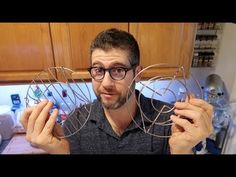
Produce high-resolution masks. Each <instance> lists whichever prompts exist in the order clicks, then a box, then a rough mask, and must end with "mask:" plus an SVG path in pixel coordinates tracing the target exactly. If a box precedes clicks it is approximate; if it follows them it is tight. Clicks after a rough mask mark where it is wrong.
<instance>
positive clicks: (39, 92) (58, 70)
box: [25, 67, 92, 138]
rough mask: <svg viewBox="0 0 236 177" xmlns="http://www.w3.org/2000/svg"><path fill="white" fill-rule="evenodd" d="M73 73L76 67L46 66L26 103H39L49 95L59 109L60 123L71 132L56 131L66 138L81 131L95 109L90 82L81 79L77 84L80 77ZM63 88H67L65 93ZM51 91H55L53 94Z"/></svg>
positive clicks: (30, 88) (38, 76) (30, 104)
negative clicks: (74, 75) (77, 77)
mask: <svg viewBox="0 0 236 177" xmlns="http://www.w3.org/2000/svg"><path fill="white" fill-rule="evenodd" d="M73 73H74V71H73V70H71V69H68V68H65V67H51V68H48V69H46V70H43V71H41V72H40V73H38V74H37V75H36V77H35V78H34V79H33V80H32V82H31V83H30V85H29V87H28V89H27V93H26V97H25V102H26V107H29V106H32V105H35V104H38V103H40V102H41V101H42V100H44V99H50V100H51V101H52V102H53V103H54V106H53V108H57V109H58V110H59V115H58V117H57V125H60V126H61V127H63V129H64V130H66V131H67V132H69V134H66V135H65V134H64V135H57V137H58V138H66V137H69V136H72V135H74V134H76V133H77V132H78V131H80V130H81V129H82V128H83V126H84V125H85V123H86V122H87V120H88V118H89V117H90V113H91V109H92V98H91V94H90V90H89V87H88V85H87V84H86V82H85V81H84V80H83V79H80V80H79V81H80V82H81V83H80V84H78V82H79V81H75V80H74V79H73V78H72V74H73ZM45 76H46V77H47V78H46V79H45ZM59 77H60V79H58V78H59ZM81 86H84V88H81ZM63 91H66V92H67V95H66V97H64V96H65V95H64V94H65V92H64V94H63ZM48 92H51V93H52V94H51V96H50V98H49V96H48V95H47V93H48ZM62 105H63V106H62ZM82 109H83V111H82ZM51 111H52V110H51ZM77 113H78V114H77ZM78 115H79V116H78Z"/></svg>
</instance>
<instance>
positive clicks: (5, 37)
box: [0, 23, 54, 83]
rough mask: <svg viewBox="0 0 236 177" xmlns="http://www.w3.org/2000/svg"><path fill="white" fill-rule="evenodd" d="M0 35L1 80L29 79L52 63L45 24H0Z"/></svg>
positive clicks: (48, 32) (52, 64)
mask: <svg viewBox="0 0 236 177" xmlns="http://www.w3.org/2000/svg"><path fill="white" fill-rule="evenodd" d="M0 38H1V40H0V61H1V65H0V82H1V83H2V82H13V81H29V80H32V79H33V78H34V76H35V75H36V74H37V73H39V72H40V71H42V70H44V69H46V68H48V67H51V66H54V61H53V53H52V45H51V39H50V31H49V24H48V23H0ZM42 78H43V77H42Z"/></svg>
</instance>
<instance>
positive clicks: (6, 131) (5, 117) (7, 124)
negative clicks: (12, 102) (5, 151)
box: [0, 105, 15, 140]
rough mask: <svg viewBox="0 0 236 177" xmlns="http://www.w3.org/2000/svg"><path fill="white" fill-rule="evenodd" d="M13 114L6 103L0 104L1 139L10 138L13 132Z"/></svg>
mask: <svg viewBox="0 0 236 177" xmlns="http://www.w3.org/2000/svg"><path fill="white" fill-rule="evenodd" d="M14 126H15V114H14V112H13V111H11V107H10V106H8V105H0V134H1V136H2V140H7V139H10V138H11V137H12V136H13V133H14Z"/></svg>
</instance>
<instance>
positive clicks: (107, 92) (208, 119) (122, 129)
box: [21, 29, 213, 154]
mask: <svg viewBox="0 0 236 177" xmlns="http://www.w3.org/2000/svg"><path fill="white" fill-rule="evenodd" d="M90 57H91V68H89V72H90V74H91V77H92V85H93V90H94V92H95V94H96V96H97V100H96V101H95V102H94V103H93V106H92V111H91V113H90V117H89V120H88V121H87V122H86V124H85V126H84V127H83V128H82V129H81V130H80V131H79V132H77V133H76V134H74V135H72V136H69V137H68V138H64V139H58V138H57V137H56V136H54V135H55V133H56V132H55V131H56V129H55V128H54V127H55V122H56V117H57V114H58V110H56V109H55V110H54V111H53V113H52V114H51V115H50V117H49V118H48V112H49V111H50V109H51V108H52V103H51V102H48V101H42V102H41V103H39V104H38V105H37V106H35V107H31V108H27V109H26V110H25V111H24V113H23V115H22V117H21V122H22V124H23V126H24V128H25V129H26V139H27V140H28V141H29V142H31V143H32V144H35V145H36V146H38V147H40V148H42V149H44V150H45V151H47V152H48V153H63V154H67V153H84V154H116V153H118V154H120V153H121V154H124V153H128V154H133V153H136V154H140V153H142V154H151V153H158V154H160V153H163V154H168V153H171V154H192V153H193V148H194V147H195V146H196V145H197V144H198V143H199V142H200V141H202V140H204V139H205V138H206V137H208V136H209V135H210V134H211V133H212V131H213V127H212V114H213V107H212V106H211V105H210V104H208V103H207V102H205V101H203V100H201V99H196V98H192V97H191V98H189V100H187V101H186V102H176V103H175V110H174V113H171V114H162V115H161V116H160V120H161V121H166V120H168V119H171V120H172V122H173V124H172V125H171V126H160V125H159V126H152V130H150V131H152V132H153V133H154V134H159V135H160V136H163V137H169V136H170V138H160V137H155V136H151V135H149V134H147V133H145V132H144V131H143V130H141V129H140V126H141V124H142V121H141V115H140V114H141V113H140V111H139V109H138V106H137V102H136V99H137V95H139V92H138V91H137V90H136V91H134V89H135V84H133V85H132V86H131V88H129V84H130V83H131V81H132V80H133V78H134V77H135V76H136V75H137V74H138V72H139V71H141V69H142V67H141V66H140V65H139V64H140V61H139V57H140V54H139V47H138V44H137V41H136V40H135V39H134V37H133V36H132V35H131V34H129V33H127V32H125V31H121V30H117V29H108V30H106V31H103V32H101V33H99V34H98V36H97V37H96V38H95V39H94V41H93V42H92V44H91V47H90ZM139 80H140V77H137V78H136V79H135V81H136V82H137V81H139ZM129 89H131V91H132V92H129ZM127 94H128V96H127ZM126 97H127V98H128V99H127V98H126ZM140 102H141V103H140V104H141V107H142V110H144V113H145V114H148V115H149V116H150V117H152V118H154V117H155V116H156V114H157V113H156V111H155V110H154V109H153V108H152V106H153V105H152V104H154V105H155V107H156V106H157V107H159V108H161V107H162V106H163V104H164V103H162V102H161V101H158V100H156V101H154V103H152V104H151V101H150V99H148V98H146V97H144V96H143V95H141V98H140ZM127 108H129V109H127ZM75 114H77V112H76V113H75ZM74 117H75V116H71V117H70V118H69V119H71V120H70V122H74V125H73V126H76V120H75V119H76V118H74ZM78 117H79V115H78ZM133 119H134V120H135V122H136V123H134V121H133ZM77 123H78V122H77ZM145 124H147V126H149V127H150V122H145ZM65 125H68V127H69V126H70V125H69V121H66V122H65ZM139 125H140V126H139ZM64 133H65V134H66V135H67V134H68V133H69V131H68V129H64Z"/></svg>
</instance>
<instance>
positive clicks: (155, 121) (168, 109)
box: [126, 63, 203, 138]
mask: <svg viewBox="0 0 236 177" xmlns="http://www.w3.org/2000/svg"><path fill="white" fill-rule="evenodd" d="M165 67H169V66H168V65H167V64H165V63H161V64H153V65H150V66H147V67H145V68H143V69H142V70H141V71H140V72H139V73H138V74H137V75H136V76H135V77H134V78H133V80H132V81H131V83H130V85H129V91H128V93H127V96H126V100H128V99H129V95H131V94H133V92H134V90H131V89H130V88H132V85H133V84H134V83H135V82H136V80H137V78H139V77H141V76H142V74H143V73H144V72H145V71H147V70H149V69H153V68H165ZM178 75H181V78H183V81H181V80H180V79H178ZM190 76H191V78H192V79H193V81H194V82H195V84H196V87H197V88H198V89H199V94H198V96H199V97H200V98H203V92H202V89H201V86H200V84H199V82H198V81H197V79H195V78H194V77H193V75H192V74H191V73H190ZM162 80H169V82H168V83H167V85H166V87H163V88H160V89H158V90H157V89H155V88H151V87H150V86H149V85H150V84H153V85H154V84H155V85H157V83H158V82H159V81H162ZM139 83H140V85H142V87H141V89H140V90H139V95H138V96H137V97H136V104H137V106H138V109H139V110H140V115H141V121H142V123H141V126H140V125H139V124H138V123H137V122H136V120H135V119H134V117H133V115H132V114H131V113H130V111H129V107H128V106H127V109H128V112H129V114H130V116H131V118H132V120H133V121H134V123H135V124H136V125H137V126H138V127H139V128H140V129H141V130H143V131H144V132H145V133H147V134H149V135H151V136H155V137H159V138H169V137H170V135H167V136H163V135H158V134H155V133H153V132H154V131H152V129H154V127H155V126H171V125H172V121H171V119H168V120H165V121H160V120H159V118H160V117H161V116H163V114H170V113H172V112H173V110H174V109H175V107H174V105H171V104H168V103H165V102H163V106H162V107H161V108H160V109H158V108H156V107H155V104H154V102H155V101H156V99H155V98H154V95H158V96H160V97H162V96H164V95H165V94H167V93H170V94H171V95H172V96H173V98H174V100H173V101H174V102H176V101H185V100H186V99H189V96H190V95H193V93H192V92H191V89H190V86H189V85H188V84H187V80H186V75H185V70H184V67H183V66H181V67H176V71H175V72H174V73H173V75H172V76H165V75H164V76H159V75H157V76H154V77H152V78H150V79H148V80H147V81H146V83H143V82H142V81H139ZM174 84H175V85H176V84H178V85H179V86H181V88H183V90H184V95H182V97H181V98H180V99H179V100H178V97H177V94H176V93H175V91H174V90H173V89H171V85H174ZM144 89H148V90H150V91H151V92H152V96H151V98H150V99H151V105H152V109H153V110H154V111H155V115H152V117H149V116H150V115H146V114H145V113H144V110H142V107H141V104H140V101H141V100H140V99H141V94H142V92H143V90H144ZM145 121H147V122H149V123H150V125H148V126H147V125H146V124H145Z"/></svg>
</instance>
